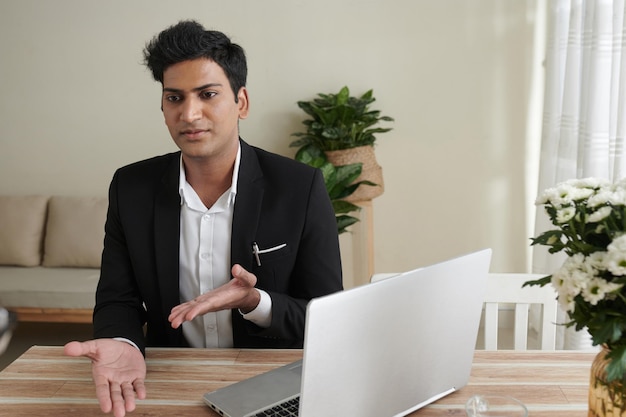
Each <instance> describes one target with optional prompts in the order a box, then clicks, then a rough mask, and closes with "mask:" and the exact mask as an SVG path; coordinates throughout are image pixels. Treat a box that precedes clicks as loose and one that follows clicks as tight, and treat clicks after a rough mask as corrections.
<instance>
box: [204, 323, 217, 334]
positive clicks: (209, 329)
mask: <svg viewBox="0 0 626 417" xmlns="http://www.w3.org/2000/svg"><path fill="white" fill-rule="evenodd" d="M206 331H207V332H208V333H213V332H215V325H214V324H209V325H208V326H206Z"/></svg>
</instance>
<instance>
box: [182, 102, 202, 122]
mask: <svg viewBox="0 0 626 417" xmlns="http://www.w3.org/2000/svg"><path fill="white" fill-rule="evenodd" d="M201 117H202V103H201V102H200V100H197V99H195V98H188V99H187V100H185V102H184V103H183V106H182V109H181V114H180V118H181V120H182V121H183V122H186V123H192V122H194V121H196V120H198V119H200V118H201Z"/></svg>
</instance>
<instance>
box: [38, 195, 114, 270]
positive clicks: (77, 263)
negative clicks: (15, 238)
mask: <svg viewBox="0 0 626 417" xmlns="http://www.w3.org/2000/svg"><path fill="white" fill-rule="evenodd" d="M106 212H107V198H106V197H61V196H53V197H51V198H50V202H49V203H48V223H47V226H46V238H45V245H44V257H43V265H44V266H61V267H82V268H99V267H100V261H101V258H102V249H103V247H104V246H103V245H104V222H105V220H106Z"/></svg>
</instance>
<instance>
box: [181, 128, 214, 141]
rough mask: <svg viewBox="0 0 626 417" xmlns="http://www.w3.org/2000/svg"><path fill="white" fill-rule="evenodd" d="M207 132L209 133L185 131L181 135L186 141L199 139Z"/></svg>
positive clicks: (203, 130)
mask: <svg viewBox="0 0 626 417" xmlns="http://www.w3.org/2000/svg"><path fill="white" fill-rule="evenodd" d="M208 132H209V131H208V130H206V129H186V130H183V131H182V132H181V133H182V134H183V135H184V136H186V137H187V138H188V139H199V138H201V137H202V136H204V135H205V134H206V133H208Z"/></svg>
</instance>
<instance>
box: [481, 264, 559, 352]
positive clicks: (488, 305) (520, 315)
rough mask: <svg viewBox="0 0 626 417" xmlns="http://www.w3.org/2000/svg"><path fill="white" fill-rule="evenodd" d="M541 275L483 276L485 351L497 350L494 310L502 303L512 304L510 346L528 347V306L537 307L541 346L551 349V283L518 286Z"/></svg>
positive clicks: (553, 311) (553, 339)
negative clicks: (538, 309) (485, 284)
mask: <svg viewBox="0 0 626 417" xmlns="http://www.w3.org/2000/svg"><path fill="white" fill-rule="evenodd" d="M544 276H545V275H540V274H496V273H490V274H489V276H488V277H487V294H486V295H485V316H484V317H485V322H484V342H485V350H497V349H498V313H499V311H500V306H501V305H502V304H513V305H514V306H515V319H514V324H513V349H515V350H526V349H528V328H529V320H528V312H529V310H530V306H531V305H540V306H541V311H540V312H539V313H540V319H539V320H538V322H539V329H538V332H539V330H540V335H541V349H542V350H554V349H555V343H556V314H557V301H556V291H555V290H554V288H552V286H551V285H546V286H544V287H539V286H532V287H523V288H522V285H523V284H524V283H525V282H526V281H534V280H537V279H539V278H542V277H544Z"/></svg>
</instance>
